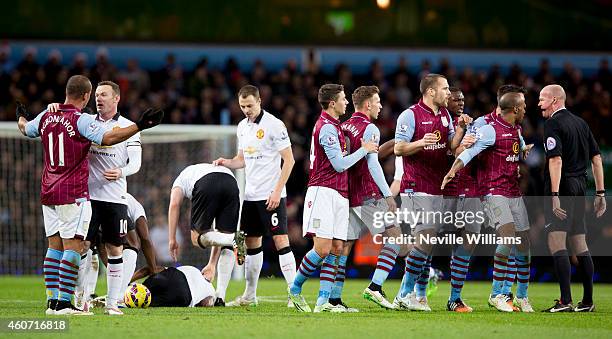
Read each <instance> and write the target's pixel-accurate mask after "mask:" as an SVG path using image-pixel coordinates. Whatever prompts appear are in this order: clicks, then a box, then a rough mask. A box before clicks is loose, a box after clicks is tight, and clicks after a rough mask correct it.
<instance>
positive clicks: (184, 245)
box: [0, 122, 244, 274]
mask: <svg viewBox="0 0 612 339" xmlns="http://www.w3.org/2000/svg"><path fill="white" fill-rule="evenodd" d="M141 139H142V148H143V152H142V166H141V168H140V171H139V172H138V173H136V174H134V175H132V176H129V177H128V192H129V193H131V194H132V195H133V196H134V197H135V198H136V199H137V200H138V201H139V202H140V203H141V204H142V205H143V206H144V208H145V211H146V213H147V219H148V223H149V231H150V236H151V238H152V240H153V243H154V245H155V248H156V252H157V259H158V261H159V263H160V264H172V263H171V259H170V256H169V253H168V219H167V214H168V203H169V199H170V189H171V186H172V183H173V182H174V179H175V178H176V177H177V176H178V174H179V173H180V171H181V170H183V169H184V168H185V167H187V166H189V165H192V164H196V163H201V162H212V161H213V160H214V159H216V158H218V157H221V156H223V157H233V156H234V155H235V154H236V146H237V142H236V127H235V126H202V125H200V126H194V125H163V126H157V127H155V128H153V129H150V130H147V131H145V132H143V133H142V136H141ZM42 159H43V157H42V147H41V142H40V140H39V139H29V138H26V137H24V136H22V135H21V134H20V133H19V131H18V129H17V125H16V123H13V122H3V123H0V164H1V169H0V274H40V273H41V272H42V262H43V258H44V255H45V251H46V249H47V241H46V238H45V232H44V224H43V218H42V209H41V206H40V199H39V198H40V179H41V174H42V163H43V160H42ZM236 178H237V179H238V183H239V186H240V190H241V192H242V191H243V187H244V174H243V171H242V170H239V171H237V172H236ZM189 208H190V204H189V203H188V202H186V203H184V204H183V207H182V209H181V215H180V222H179V230H178V231H177V233H179V234H177V236H178V237H180V239H179V241H180V244H181V246H180V255H179V263H180V264H183V265H194V266H197V267H202V266H203V265H205V264H206V262H207V261H208V253H209V252H208V251H203V250H201V249H198V248H195V247H193V246H192V245H191V242H190V237H189V232H190V224H189V222H190V210H189ZM140 260H143V259H142V258H140V259H139V263H140V264H142V263H144V261H140Z"/></svg>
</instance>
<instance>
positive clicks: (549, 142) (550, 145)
mask: <svg viewBox="0 0 612 339" xmlns="http://www.w3.org/2000/svg"><path fill="white" fill-rule="evenodd" d="M555 147H557V140H555V138H553V137H548V138H547V139H546V149H547V150H549V151H552V150H553V149H554V148H555Z"/></svg>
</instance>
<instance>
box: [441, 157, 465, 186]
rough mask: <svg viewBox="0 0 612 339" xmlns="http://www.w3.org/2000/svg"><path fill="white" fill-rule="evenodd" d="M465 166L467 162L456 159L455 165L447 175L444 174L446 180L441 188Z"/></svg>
mask: <svg viewBox="0 0 612 339" xmlns="http://www.w3.org/2000/svg"><path fill="white" fill-rule="evenodd" d="M463 167H465V164H464V163H463V161H462V160H461V159H459V158H457V159H455V162H454V163H453V166H452V167H451V169H450V170H449V171H448V173H446V175H445V176H444V180H442V186H440V189H444V186H446V184H448V183H449V182H450V181H451V180H453V178H454V177H455V174H457V172H459V171H460V170H461V169H462V168H463Z"/></svg>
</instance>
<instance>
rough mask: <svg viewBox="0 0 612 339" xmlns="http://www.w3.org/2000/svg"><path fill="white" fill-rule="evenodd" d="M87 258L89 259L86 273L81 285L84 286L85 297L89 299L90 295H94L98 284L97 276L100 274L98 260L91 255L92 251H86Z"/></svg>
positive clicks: (95, 255) (94, 255)
mask: <svg viewBox="0 0 612 339" xmlns="http://www.w3.org/2000/svg"><path fill="white" fill-rule="evenodd" d="M87 256H88V257H90V260H89V261H88V263H89V265H87V266H88V267H87V272H86V276H85V279H84V281H83V283H84V284H85V295H86V296H87V298H89V296H90V295H92V294H94V293H96V285H97V284H98V274H99V272H100V258H99V257H98V255H97V254H93V251H92V250H88V251H87Z"/></svg>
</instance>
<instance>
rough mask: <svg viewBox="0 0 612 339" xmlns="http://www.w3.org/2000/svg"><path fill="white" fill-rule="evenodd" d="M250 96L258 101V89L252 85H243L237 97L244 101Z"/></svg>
mask: <svg viewBox="0 0 612 339" xmlns="http://www.w3.org/2000/svg"><path fill="white" fill-rule="evenodd" d="M249 95H252V96H253V97H254V98H255V99H256V100H257V99H259V89H258V88H257V87H255V86H253V85H245V86H242V88H241V89H240V90H239V91H238V97H239V98H243V99H246V98H247V97H248V96H249Z"/></svg>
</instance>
